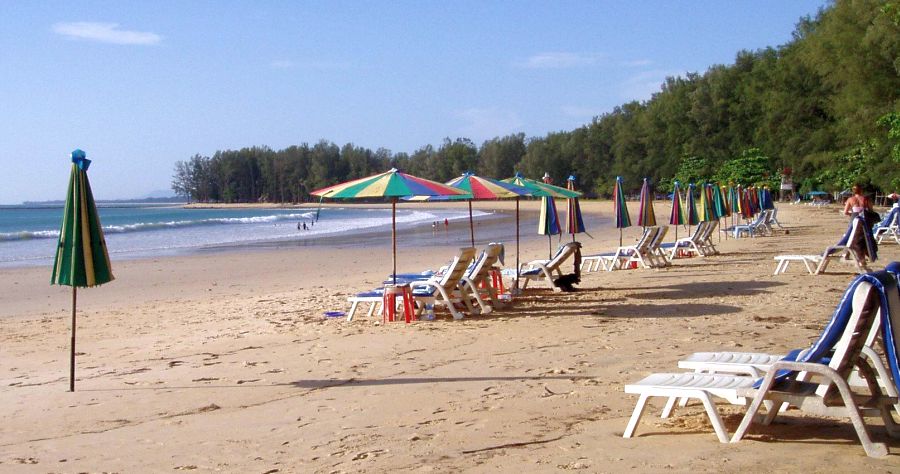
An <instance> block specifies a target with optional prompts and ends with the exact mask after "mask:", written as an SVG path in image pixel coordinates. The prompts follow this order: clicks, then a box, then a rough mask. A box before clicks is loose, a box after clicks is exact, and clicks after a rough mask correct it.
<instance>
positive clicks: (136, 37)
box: [53, 21, 162, 45]
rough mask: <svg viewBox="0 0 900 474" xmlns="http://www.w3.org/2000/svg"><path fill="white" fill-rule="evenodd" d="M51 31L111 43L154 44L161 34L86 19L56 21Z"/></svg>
mask: <svg viewBox="0 0 900 474" xmlns="http://www.w3.org/2000/svg"><path fill="white" fill-rule="evenodd" d="M53 32H54V33H56V34H58V35H62V36H66V37H68V38H71V39H82V40H89V41H99V42H101V43H112V44H137V45H155V44H159V42H160V41H162V36H160V35H158V34H156V33H150V32H148V31H129V30H122V29H119V24H118V23H94V22H87V21H76V22H71V23H57V24H55V25H53Z"/></svg>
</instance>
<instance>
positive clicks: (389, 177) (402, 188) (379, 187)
mask: <svg viewBox="0 0 900 474" xmlns="http://www.w3.org/2000/svg"><path fill="white" fill-rule="evenodd" d="M310 194H311V195H313V196H319V197H323V198H326V199H367V198H368V199H373V198H387V199H389V200H390V201H391V254H392V261H393V272H392V273H391V274H392V275H393V277H394V284H396V283H397V200H398V199H400V198H404V197H413V196H457V195H466V192H465V191H462V190H460V189H457V188H454V187H452V186H447V185H446V184H442V183H438V182H436V181H431V180H427V179H424V178H419V177H416V176H413V175H409V174H406V173H401V172H400V171H399V170H397V169H396V168H392V169H391V170H389V171H385V172H384V173H379V174H376V175H373V176H368V177H365V178H360V179H355V180H352V181H347V182H346V183H340V184H335V185H333V186H328V187H326V188H322V189H317V190H315V191H313V192H311V193H310Z"/></svg>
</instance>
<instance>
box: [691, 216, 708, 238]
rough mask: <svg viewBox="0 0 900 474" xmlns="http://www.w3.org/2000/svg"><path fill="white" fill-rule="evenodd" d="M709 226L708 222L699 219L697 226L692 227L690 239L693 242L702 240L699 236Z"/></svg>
mask: <svg viewBox="0 0 900 474" xmlns="http://www.w3.org/2000/svg"><path fill="white" fill-rule="evenodd" d="M707 227H709V222H707V221H701V222H700V223H699V224H697V227H696V228H695V229H694V233H693V234H691V240H692V241H693V242H697V243H699V242H702V240H701V237H703V233H704V232H706V228H707Z"/></svg>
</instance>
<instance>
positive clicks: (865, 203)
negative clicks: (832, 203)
mask: <svg viewBox="0 0 900 474" xmlns="http://www.w3.org/2000/svg"><path fill="white" fill-rule="evenodd" d="M866 209H868V210H872V203H871V202H869V199H868V198H866V196H865V195H864V194H863V191H862V186H860V185H859V184H854V185H853V196H850V197H849V198H847V202H846V203H844V215H845V216H850V217H856V216H857V215H860V214H862V213H863V212H865V210H866Z"/></svg>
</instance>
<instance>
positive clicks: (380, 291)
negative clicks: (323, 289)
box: [347, 247, 475, 321]
mask: <svg viewBox="0 0 900 474" xmlns="http://www.w3.org/2000/svg"><path fill="white" fill-rule="evenodd" d="M474 256H475V249H474V248H473V247H464V248H461V249H459V253H457V255H456V256H455V257H453V260H451V262H450V264H449V265H448V266H447V268H446V270H445V271H444V272H443V273H441V274H440V275H436V276H433V277H431V278H430V279H427V280H420V281H417V282H416V283H417V284H416V285H415V286H413V288H412V296H413V299H421V300H429V301H432V302H433V303H434V304H443V305H445V306H446V307H447V309H448V310H449V311H450V314H452V315H453V318H454V319H461V318H462V317H463V314H462V313H460V312H459V311H458V310H457V309H456V308H455V307H454V305H453V303H454V302H456V303H463V304H465V305H466V307H467V309H469V310H470V311H472V310H473V309H474V307H473V306H472V304H471V301H470V299H469V298H468V295H467V294H466V291H465V289H464V288H460V282H461V281H462V278H463V276H464V275H465V273H466V269H467V268H468V266H469V263H470V262H471V261H472V258H474ZM398 283H403V284H410V282H408V281H405V282H401V281H400V280H398ZM383 298H384V288H376V289H374V290H372V291H367V292H363V293H358V294H356V295H354V296H351V297H349V298H347V301H349V302H350V303H351V304H350V312H349V313H347V320H348V321H351V320H353V315H354V314H355V313H356V310H357V307H358V306H359V304H360V303H370V304H371V306H370V307H369V312H368V316H372V314H373V313H374V312H375V309H376V308H378V307H380V306H381V305H382V302H383ZM418 308H419V309H421V307H418ZM383 310H384V308H381V311H383Z"/></svg>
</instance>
